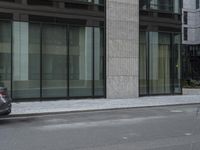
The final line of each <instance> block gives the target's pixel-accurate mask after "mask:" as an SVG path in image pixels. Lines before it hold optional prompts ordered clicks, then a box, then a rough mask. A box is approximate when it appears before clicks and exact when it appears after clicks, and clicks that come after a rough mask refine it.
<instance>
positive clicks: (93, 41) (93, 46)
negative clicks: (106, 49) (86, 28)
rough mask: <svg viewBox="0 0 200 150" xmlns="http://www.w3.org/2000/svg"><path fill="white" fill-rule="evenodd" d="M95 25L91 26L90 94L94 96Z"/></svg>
mask: <svg viewBox="0 0 200 150" xmlns="http://www.w3.org/2000/svg"><path fill="white" fill-rule="evenodd" d="M94 32H95V27H92V96H93V97H95V91H94V88H95V85H94V84H95V70H94V69H95V67H94V64H95V62H94V61H95V33H94Z"/></svg>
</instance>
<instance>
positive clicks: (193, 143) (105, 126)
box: [0, 105, 200, 150]
mask: <svg viewBox="0 0 200 150" xmlns="http://www.w3.org/2000/svg"><path fill="white" fill-rule="evenodd" d="M198 107H199V106H198V105H190V106H176V107H160V108H138V109H129V110H112V111H100V112H87V113H72V114H58V115H51V116H37V117H34V116H32V117H30V116H29V117H24V118H23V117H22V118H0V150H200V115H199V114H198V110H199V109H198Z"/></svg>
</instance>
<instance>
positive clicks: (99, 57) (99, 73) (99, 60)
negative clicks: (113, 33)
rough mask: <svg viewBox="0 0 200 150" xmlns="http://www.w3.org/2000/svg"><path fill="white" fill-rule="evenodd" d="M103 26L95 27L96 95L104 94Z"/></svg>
mask: <svg viewBox="0 0 200 150" xmlns="http://www.w3.org/2000/svg"><path fill="white" fill-rule="evenodd" d="M103 31H104V30H103V28H97V27H96V28H94V80H95V81H94V90H95V91H94V94H95V96H103V95H104V75H103V63H104V62H103V61H104V57H103V56H104V55H103V52H104V47H103V45H104V44H103V43H104V38H103V36H104V33H103Z"/></svg>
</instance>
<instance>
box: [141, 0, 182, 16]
mask: <svg viewBox="0 0 200 150" xmlns="http://www.w3.org/2000/svg"><path fill="white" fill-rule="evenodd" d="M139 2H140V9H153V10H161V11H167V12H174V13H181V1H180V0H140V1H139Z"/></svg>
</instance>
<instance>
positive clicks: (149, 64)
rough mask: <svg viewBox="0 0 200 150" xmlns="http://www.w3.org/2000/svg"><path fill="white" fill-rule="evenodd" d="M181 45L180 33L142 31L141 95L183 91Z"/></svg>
mask: <svg viewBox="0 0 200 150" xmlns="http://www.w3.org/2000/svg"><path fill="white" fill-rule="evenodd" d="M146 37H148V38H146ZM147 39H148V40H147ZM172 41H174V42H172ZM180 45H181V39H180V34H176V33H160V32H140V82H139V83H140V95H158V94H180V93H181V83H180V81H181V69H180Z"/></svg>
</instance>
